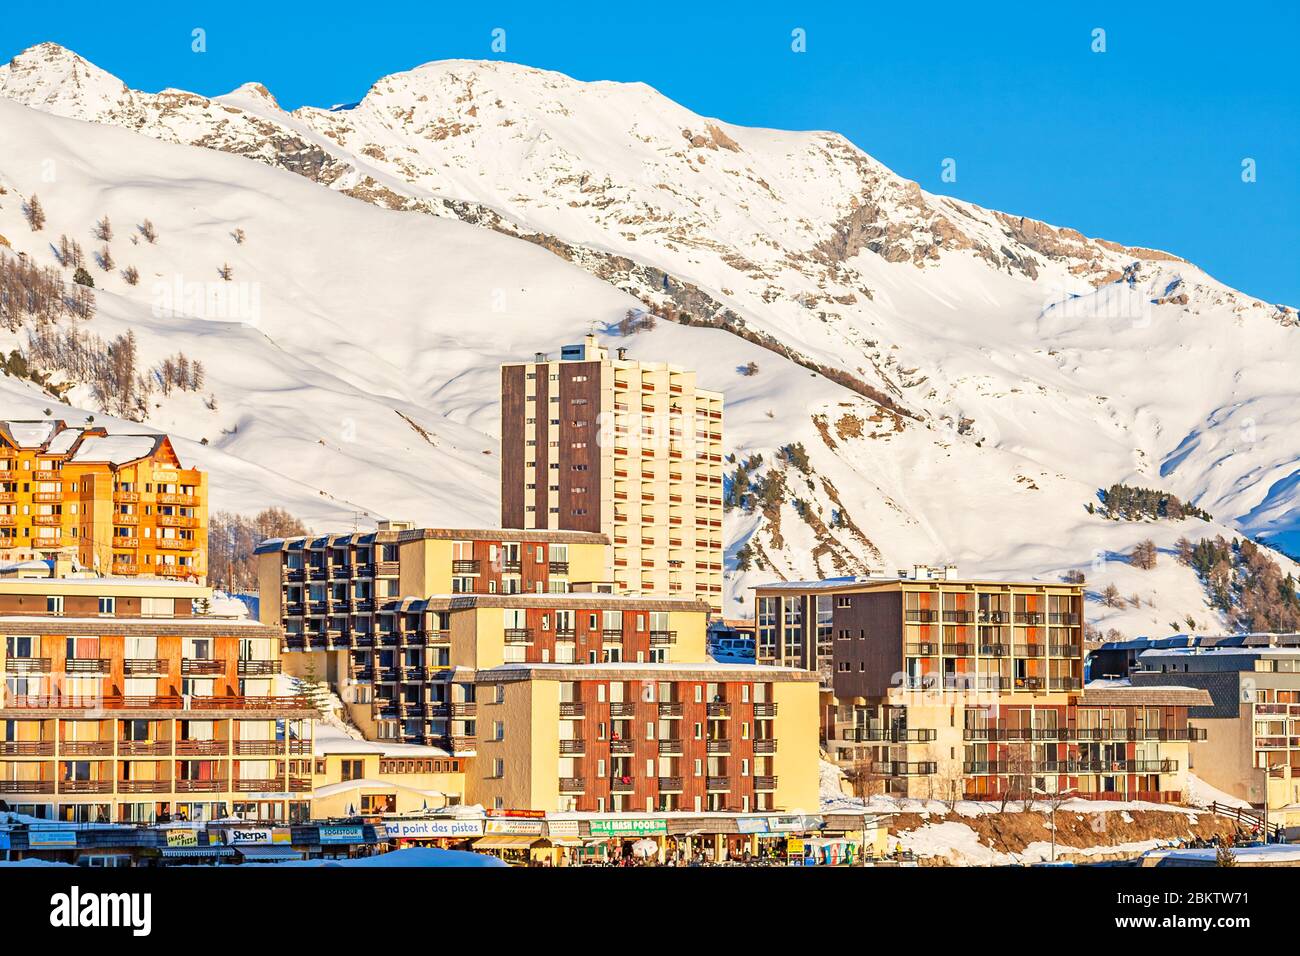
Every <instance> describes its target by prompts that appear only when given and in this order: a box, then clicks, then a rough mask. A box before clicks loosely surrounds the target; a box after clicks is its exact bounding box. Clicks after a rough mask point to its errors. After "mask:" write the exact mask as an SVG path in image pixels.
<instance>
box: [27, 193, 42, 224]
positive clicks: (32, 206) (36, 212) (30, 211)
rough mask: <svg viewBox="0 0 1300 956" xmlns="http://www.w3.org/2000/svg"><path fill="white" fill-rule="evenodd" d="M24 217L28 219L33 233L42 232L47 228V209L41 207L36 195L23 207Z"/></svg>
mask: <svg viewBox="0 0 1300 956" xmlns="http://www.w3.org/2000/svg"><path fill="white" fill-rule="evenodd" d="M23 216H24V217H26V219H27V225H29V226H31V228H32V232H40V231H41V230H42V229H44V228H45V207H44V206H42V205H41V200H40V198H39V197H37V196H36V194H35V193H33V194H32V198H31V199H29V200H27V202H26V203H25V204H24V205H23Z"/></svg>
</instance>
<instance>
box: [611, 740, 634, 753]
mask: <svg viewBox="0 0 1300 956" xmlns="http://www.w3.org/2000/svg"><path fill="white" fill-rule="evenodd" d="M635 751H636V744H634V743H633V742H632V741H630V740H611V741H610V742H609V752H610V753H612V754H624V755H625V754H631V753H634V752H635Z"/></svg>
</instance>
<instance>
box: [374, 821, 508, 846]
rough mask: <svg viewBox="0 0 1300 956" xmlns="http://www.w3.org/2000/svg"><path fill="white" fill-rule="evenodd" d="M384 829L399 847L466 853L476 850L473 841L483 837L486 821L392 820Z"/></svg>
mask: <svg viewBox="0 0 1300 956" xmlns="http://www.w3.org/2000/svg"><path fill="white" fill-rule="evenodd" d="M383 827H384V830H385V832H386V833H387V837H388V839H389V840H390V841H391V842H393V843H394V844H396V846H397V847H398V848H401V847H404V846H432V847H437V848H439V849H443V850H465V849H472V847H471V844H470V841H472V840H474V839H475V838H477V837H481V836H483V821H482V820H479V819H452V818H437V819H425V820H391V819H390V820H387V821H386V822H385V823H384V824H383Z"/></svg>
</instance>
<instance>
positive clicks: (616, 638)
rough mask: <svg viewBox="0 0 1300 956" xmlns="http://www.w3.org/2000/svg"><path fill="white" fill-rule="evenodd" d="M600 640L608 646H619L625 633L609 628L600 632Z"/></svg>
mask: <svg viewBox="0 0 1300 956" xmlns="http://www.w3.org/2000/svg"><path fill="white" fill-rule="evenodd" d="M600 639H601V640H602V641H604V642H605V643H607V644H619V643H621V642H622V640H623V632H622V630H619V629H617V628H607V629H605V630H603V631H601V632H600Z"/></svg>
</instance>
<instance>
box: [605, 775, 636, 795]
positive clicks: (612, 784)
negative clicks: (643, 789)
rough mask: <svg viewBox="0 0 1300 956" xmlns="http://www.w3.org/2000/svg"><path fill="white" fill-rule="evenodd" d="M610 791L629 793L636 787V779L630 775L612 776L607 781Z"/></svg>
mask: <svg viewBox="0 0 1300 956" xmlns="http://www.w3.org/2000/svg"><path fill="white" fill-rule="evenodd" d="M609 789H610V792H611V793H631V792H632V791H633V790H635V789H636V781H635V780H633V779H632V778H631V777H627V778H624V777H614V778H613V779H611V780H610V781H609Z"/></svg>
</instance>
